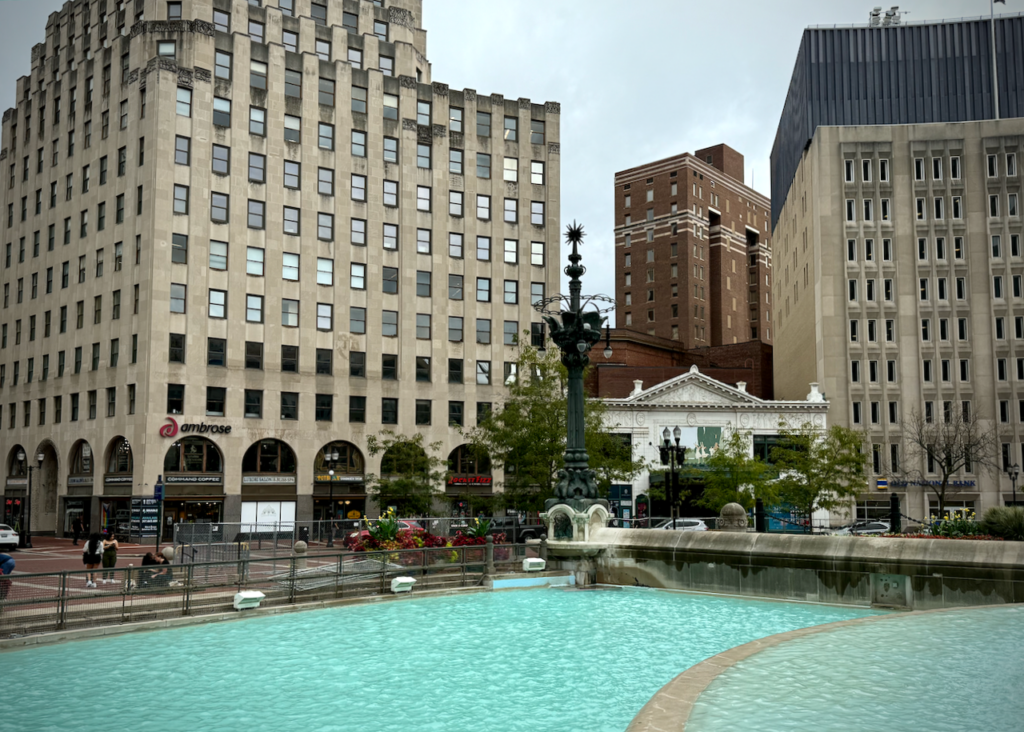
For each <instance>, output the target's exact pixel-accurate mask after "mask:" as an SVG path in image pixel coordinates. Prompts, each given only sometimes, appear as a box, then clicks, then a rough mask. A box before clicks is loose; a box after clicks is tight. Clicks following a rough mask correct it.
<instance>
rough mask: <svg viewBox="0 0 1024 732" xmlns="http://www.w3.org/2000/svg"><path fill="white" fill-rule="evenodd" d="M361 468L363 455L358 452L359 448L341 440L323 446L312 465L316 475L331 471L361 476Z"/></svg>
mask: <svg viewBox="0 0 1024 732" xmlns="http://www.w3.org/2000/svg"><path fill="white" fill-rule="evenodd" d="M363 467H364V463H363V455H362V453H361V452H359V448H357V447H356V446H355V445H353V444H352V443H350V442H343V441H341V440H338V441H336V442H332V443H330V444H328V445H325V446H324V448H323V449H322V450H321V451H320V452H318V453H317V454H316V460H315V461H314V463H313V471H314V472H317V473H326V472H327V471H328V470H333V471H334V472H335V473H340V474H343V475H362V474H363Z"/></svg>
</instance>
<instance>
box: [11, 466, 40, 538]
mask: <svg viewBox="0 0 1024 732" xmlns="http://www.w3.org/2000/svg"><path fill="white" fill-rule="evenodd" d="M16 457H17V458H18V462H19V463H22V464H23V465H25V453H24V451H22V450H18V454H17V456H16ZM45 458H46V456H45V455H43V453H41V452H40V453H38V454H36V464H37V465H36V467H33V466H32V465H25V467H27V468H28V490H26V491H25V507H24V509H23V510H22V517H23V518H24V519H25V522H24V523H25V526H24V527H22V529H21V531H19V532H18V548H20V549H31V548H32V471H33V470H36V471H39V470H42V469H43V460H44V459H45Z"/></svg>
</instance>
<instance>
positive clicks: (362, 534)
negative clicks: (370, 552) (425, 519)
mask: <svg viewBox="0 0 1024 732" xmlns="http://www.w3.org/2000/svg"><path fill="white" fill-rule="evenodd" d="M398 523H399V524H400V525H401V526H402V528H400V529H399V530H398V533H400V534H401V533H404V532H406V531H410V532H412V533H414V534H425V533H426V530H425V529H424V528H423V527H422V526H420V525H419V523H417V522H416V521H410V520H409V519H399V520H398ZM348 536H349V538H350V539H356V538H359V539H366V538H368V537H369V536H370V532H369V531H367V530H366V529H363V530H362V531H353V532H352V533H350V534H349V535H348Z"/></svg>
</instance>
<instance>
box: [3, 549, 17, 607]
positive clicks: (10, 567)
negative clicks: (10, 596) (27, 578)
mask: <svg viewBox="0 0 1024 732" xmlns="http://www.w3.org/2000/svg"><path fill="white" fill-rule="evenodd" d="M13 571H14V557H12V556H11V555H10V554H0V600H6V599H7V593H8V592H10V590H11V581H10V580H9V579H7V575H9V574H10V573H11V572H13Z"/></svg>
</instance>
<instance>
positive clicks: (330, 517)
mask: <svg viewBox="0 0 1024 732" xmlns="http://www.w3.org/2000/svg"><path fill="white" fill-rule="evenodd" d="M331 454H332V456H333V457H334V461H335V462H337V460H338V453H337V452H334V453H331ZM327 475H328V476H329V477H330V496H331V497H330V499H329V501H330V502H329V504H328V506H327V545H326V546H327V548H328V549H333V548H334V469H333V468H332V469H331V470H328V471H327Z"/></svg>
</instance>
